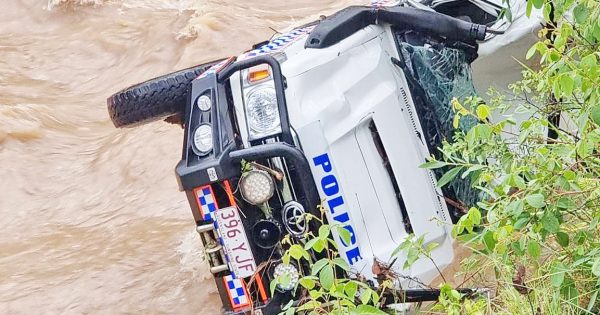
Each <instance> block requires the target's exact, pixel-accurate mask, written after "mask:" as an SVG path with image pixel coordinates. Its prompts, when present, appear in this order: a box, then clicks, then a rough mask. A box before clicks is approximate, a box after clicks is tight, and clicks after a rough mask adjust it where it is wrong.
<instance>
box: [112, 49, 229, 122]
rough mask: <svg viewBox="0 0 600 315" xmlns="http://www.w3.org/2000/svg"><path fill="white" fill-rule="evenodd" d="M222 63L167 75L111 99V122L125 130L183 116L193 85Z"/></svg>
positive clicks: (212, 63)
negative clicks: (189, 91) (192, 83)
mask: <svg viewBox="0 0 600 315" xmlns="http://www.w3.org/2000/svg"><path fill="white" fill-rule="evenodd" d="M219 61H220V60H219ZM219 61H212V62H209V63H205V64H202V65H198V66H195V67H191V68H187V69H183V70H180V71H177V72H173V73H170V74H167V75H163V76H160V77H158V78H154V79H151V80H148V81H146V82H143V83H140V84H136V85H134V86H131V87H129V88H126V89H124V90H122V91H120V92H118V93H115V94H113V95H111V96H110V97H109V98H108V99H107V100H106V103H107V105H108V113H109V114H110V119H111V120H112V122H113V124H114V125H115V127H117V128H122V127H134V126H137V125H141V124H143V123H147V122H151V121H155V120H160V119H164V118H166V117H169V116H174V115H178V116H181V115H182V114H183V113H184V112H185V105H186V102H187V93H188V86H189V84H190V82H192V80H194V79H195V78H197V77H198V76H199V75H200V74H201V73H202V72H204V71H206V70H207V69H208V68H210V67H211V66H212V65H214V64H216V63H218V62H219Z"/></svg>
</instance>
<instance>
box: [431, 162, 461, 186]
mask: <svg viewBox="0 0 600 315" xmlns="http://www.w3.org/2000/svg"><path fill="white" fill-rule="evenodd" d="M462 169H463V167H462V166H459V167H455V168H453V169H451V170H449V171H448V172H446V173H445V174H444V175H443V176H442V177H441V178H440V180H438V182H437V185H438V187H444V186H445V185H446V184H448V183H449V182H450V181H451V180H453V179H454V177H456V175H458V173H460V171H461V170H462Z"/></svg>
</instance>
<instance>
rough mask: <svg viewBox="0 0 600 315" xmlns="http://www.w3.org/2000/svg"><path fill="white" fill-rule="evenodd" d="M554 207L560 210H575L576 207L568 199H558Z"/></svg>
mask: <svg viewBox="0 0 600 315" xmlns="http://www.w3.org/2000/svg"><path fill="white" fill-rule="evenodd" d="M556 206H557V207H558V208H561V209H573V208H575V207H576V206H577V205H576V204H575V202H574V201H573V200H572V199H571V198H568V197H560V198H559V199H558V201H557V202H556Z"/></svg>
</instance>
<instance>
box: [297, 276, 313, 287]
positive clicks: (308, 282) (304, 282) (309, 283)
mask: <svg viewBox="0 0 600 315" xmlns="http://www.w3.org/2000/svg"><path fill="white" fill-rule="evenodd" d="M298 283H299V284H300V285H301V286H303V287H304V288H306V289H307V290H312V289H313V288H314V287H315V284H316V281H315V280H314V279H313V278H309V277H303V278H301V279H300V280H299V281H298Z"/></svg>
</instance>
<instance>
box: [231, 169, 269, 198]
mask: <svg viewBox="0 0 600 315" xmlns="http://www.w3.org/2000/svg"><path fill="white" fill-rule="evenodd" d="M240 190H241V192H242V197H244V200H246V201H248V202H249V203H251V204H253V205H256V206H259V205H261V204H263V203H265V202H267V201H268V200H269V199H270V198H271V197H272V196H273V193H274V192H275V184H274V183H273V179H272V178H271V175H269V173H267V172H265V171H261V170H252V171H250V172H248V173H244V175H242V178H240Z"/></svg>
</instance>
